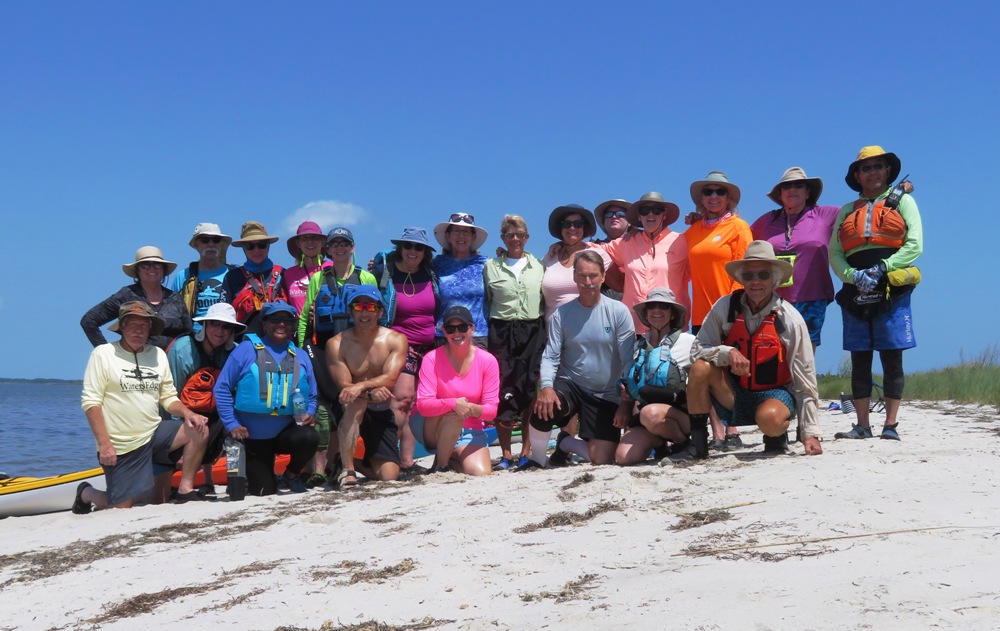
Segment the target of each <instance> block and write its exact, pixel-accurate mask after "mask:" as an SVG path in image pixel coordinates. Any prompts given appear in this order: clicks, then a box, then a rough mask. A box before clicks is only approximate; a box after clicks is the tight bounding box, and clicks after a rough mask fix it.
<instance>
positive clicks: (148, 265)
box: [139, 261, 163, 269]
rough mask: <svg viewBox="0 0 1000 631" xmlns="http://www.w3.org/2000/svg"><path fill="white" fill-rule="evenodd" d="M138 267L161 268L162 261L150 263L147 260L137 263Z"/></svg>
mask: <svg viewBox="0 0 1000 631" xmlns="http://www.w3.org/2000/svg"><path fill="white" fill-rule="evenodd" d="M139 269H163V264H162V263H150V262H148V261H147V262H144V263H139Z"/></svg>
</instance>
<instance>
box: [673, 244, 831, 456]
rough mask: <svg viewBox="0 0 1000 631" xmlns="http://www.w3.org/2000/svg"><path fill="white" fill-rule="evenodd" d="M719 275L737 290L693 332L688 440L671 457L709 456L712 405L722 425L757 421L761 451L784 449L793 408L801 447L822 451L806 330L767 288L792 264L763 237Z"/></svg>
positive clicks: (786, 276) (795, 314) (813, 369)
mask: <svg viewBox="0 0 1000 631" xmlns="http://www.w3.org/2000/svg"><path fill="white" fill-rule="evenodd" d="M726 273H727V274H729V276H730V278H732V279H733V280H734V281H736V282H737V283H740V284H742V285H743V289H740V290H737V291H735V292H733V293H732V294H730V295H728V296H723V297H722V298H720V299H719V301H718V302H716V303H715V304H714V305H713V306H712V310H711V311H710V312H709V314H708V316H707V317H706V319H705V321H704V323H703V324H702V327H701V330H700V331H698V341H699V342H700V343H701V345H702V347H703V349H702V352H701V354H700V356H699V359H698V360H697V361H696V362H695V363H694V365H693V366H692V367H691V372H690V376H689V378H688V386H687V399H688V414H689V417H690V419H691V444H690V446H689V447H688V449H687V450H686V451H685V452H683V453H682V454H678V456H676V457H674V458H677V457H680V458H682V459H692V460H693V459H703V458H707V457H708V427H707V424H708V413H709V409H710V406H711V405H713V404H714V405H715V409H716V410H717V411H718V412H719V416H720V417H721V418H722V420H723V422H724V423H726V425H753V424H756V425H757V427H759V428H760V430H761V432H763V433H764V453H765V454H768V455H772V454H781V453H785V452H787V451H788V425H789V421H790V420H791V419H792V418H793V417H795V416H796V413H797V414H798V417H799V440H802V442H803V444H804V445H805V448H806V453H807V454H809V455H819V454H821V453H823V447H822V446H821V445H820V443H819V436H820V431H819V421H818V417H819V405H818V401H817V397H818V395H817V386H816V365H815V361H814V359H813V350H812V342H811V341H810V340H809V329H808V328H807V327H806V323H805V320H803V319H802V316H801V315H799V312H798V311H796V309H795V307H794V306H792V305H791V304H790V303H788V302H786V301H785V300H783V299H782V298H781V297H779V296H778V295H777V294H776V293H774V288H775V287H777V286H779V285H781V284H782V283H783V282H785V281H786V280H788V279H789V278H790V277H791V275H792V266H791V264H789V263H787V262H786V261H782V260H778V259H777V258H776V257H775V256H774V249H773V248H772V247H771V244H770V243H768V242H767V241H754V242H753V243H751V244H750V245H749V246H748V247H747V251H746V254H745V256H744V257H743V259H742V260H739V261H731V262H729V263H726ZM802 436H804V437H805V438H804V439H803V438H802Z"/></svg>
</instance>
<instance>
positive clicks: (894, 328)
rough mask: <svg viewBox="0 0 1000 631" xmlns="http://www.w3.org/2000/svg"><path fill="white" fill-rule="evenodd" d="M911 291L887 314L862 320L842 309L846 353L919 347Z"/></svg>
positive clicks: (894, 300)
mask: <svg viewBox="0 0 1000 631" xmlns="http://www.w3.org/2000/svg"><path fill="white" fill-rule="evenodd" d="M911 293H912V292H908V293H905V294H903V295H902V296H898V297H894V298H892V304H891V306H890V308H889V310H888V311H883V312H880V313H877V314H875V315H874V316H873V317H872V319H871V320H862V319H859V318H857V317H855V316H854V315H852V314H851V313H850V312H849V311H847V309H844V308H843V307H841V309H840V311H841V313H843V315H844V350H845V351H890V350H905V349H907V348H913V347H914V346H916V345H917V341H916V339H915V338H914V336H913V314H912V312H911V311H910V295H911Z"/></svg>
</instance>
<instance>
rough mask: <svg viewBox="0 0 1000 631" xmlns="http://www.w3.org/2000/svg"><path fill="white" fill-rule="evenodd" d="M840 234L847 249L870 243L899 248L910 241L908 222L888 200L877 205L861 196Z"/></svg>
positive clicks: (848, 250) (845, 220)
mask: <svg viewBox="0 0 1000 631" xmlns="http://www.w3.org/2000/svg"><path fill="white" fill-rule="evenodd" d="M839 236H840V245H841V246H842V247H843V248H844V252H850V251H851V250H853V249H855V248H857V247H860V246H862V245H866V244H871V245H879V246H882V247H887V248H895V249H899V248H901V247H903V243H904V242H905V241H906V221H904V220H903V216H902V215H900V214H899V211H898V210H896V209H895V208H889V207H887V206H886V205H885V200H884V199H880V200H878V201H877V202H875V203H874V204H870V203H869V202H868V201H867V200H864V199H859V200H858V201H856V202H854V210H852V211H851V212H850V213H849V214H848V215H847V217H845V218H844V221H843V222H842V223H841V224H840V233H839Z"/></svg>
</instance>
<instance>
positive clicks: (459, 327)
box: [444, 322, 469, 333]
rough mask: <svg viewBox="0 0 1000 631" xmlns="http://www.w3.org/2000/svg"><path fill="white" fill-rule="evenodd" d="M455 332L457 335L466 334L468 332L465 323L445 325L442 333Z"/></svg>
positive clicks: (467, 326)
mask: <svg viewBox="0 0 1000 631" xmlns="http://www.w3.org/2000/svg"><path fill="white" fill-rule="evenodd" d="M455 331H458V332H459V333H468V332H469V325H468V324H466V323H464V322H463V323H462V324H446V325H444V332H445V333H454V332H455Z"/></svg>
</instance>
